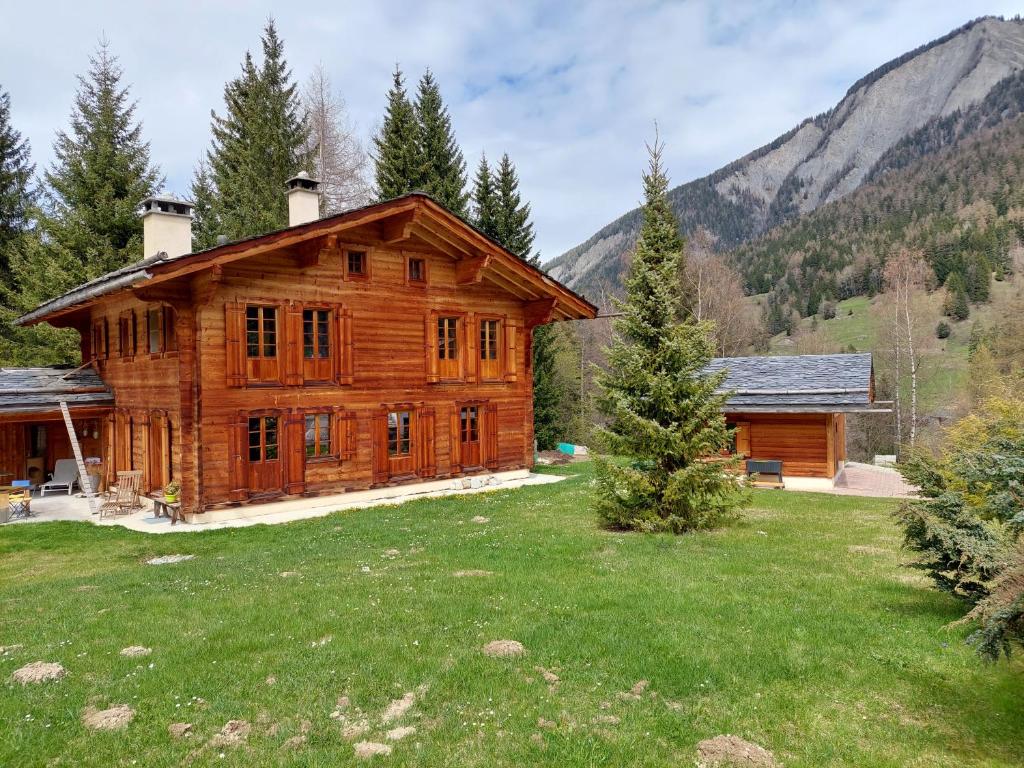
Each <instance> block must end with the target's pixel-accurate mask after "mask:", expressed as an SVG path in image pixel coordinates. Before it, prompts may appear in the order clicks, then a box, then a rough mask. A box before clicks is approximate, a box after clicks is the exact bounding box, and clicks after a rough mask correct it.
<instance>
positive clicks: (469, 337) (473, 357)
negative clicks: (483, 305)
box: [464, 312, 480, 384]
mask: <svg viewBox="0 0 1024 768" xmlns="http://www.w3.org/2000/svg"><path fill="white" fill-rule="evenodd" d="M465 336H466V344H465V347H464V348H465V350H466V367H465V371H466V381H468V382H469V383H470V384H475V383H476V380H477V376H478V375H479V371H480V352H479V350H478V346H479V344H480V325H479V323H477V320H476V313H474V312H470V313H469V314H468V315H466V327H465Z"/></svg>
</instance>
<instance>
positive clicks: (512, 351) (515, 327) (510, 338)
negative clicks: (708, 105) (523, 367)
mask: <svg viewBox="0 0 1024 768" xmlns="http://www.w3.org/2000/svg"><path fill="white" fill-rule="evenodd" d="M519 325H520V323H519V321H518V320H511V319H509V320H507V321H506V322H505V381H515V380H516V379H517V378H518V375H517V371H518V364H519Z"/></svg>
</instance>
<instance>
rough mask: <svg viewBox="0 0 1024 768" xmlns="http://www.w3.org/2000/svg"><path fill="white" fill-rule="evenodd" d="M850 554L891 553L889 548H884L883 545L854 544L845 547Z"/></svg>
mask: <svg viewBox="0 0 1024 768" xmlns="http://www.w3.org/2000/svg"><path fill="white" fill-rule="evenodd" d="M846 549H847V550H849V552H850V553H851V554H854V555H891V554H892V550H891V549H884V548H883V547H872V546H870V545H868V544H854V545H852V546H849V547H847V548H846Z"/></svg>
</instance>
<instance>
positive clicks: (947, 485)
mask: <svg viewBox="0 0 1024 768" xmlns="http://www.w3.org/2000/svg"><path fill="white" fill-rule="evenodd" d="M900 471H901V472H902V473H903V475H904V477H906V478H907V480H908V481H910V482H911V483H914V484H915V485H917V486H918V487H919V488H920V489H921V495H922V497H923V498H922V499H920V500H912V501H907V502H905V503H904V504H903V505H902V506H901V507H900V509H899V511H898V512H897V513H896V518H897V521H898V523H899V524H900V526H901V527H902V528H903V533H904V543H905V545H906V547H907V548H908V549H910V550H913V551H914V552H916V553H917V557H916V559H915V561H914V562H913V563H912V565H913V567H916V568H919V569H921V570H923V571H925V572H926V573H928V575H929V576H931V578H932V580H933V581H934V582H935V584H936V586H937V587H938V588H939V589H942V590H944V591H947V592H950V593H951V594H953V595H956V596H957V597H959V598H961V599H963V600H964V601H965V602H967V603H969V604H972V605H973V608H972V610H971V611H970V612H969V613H968V614H967V616H965V617H964V619H963V620H962V621H965V622H973V623H976V624H977V625H978V629H977V631H976V632H974V633H973V634H972V635H971V637H970V638H969V641H970V642H972V643H973V644H974V645H975V646H976V647H977V648H978V651H979V653H981V654H982V655H983V656H985V657H986V658H988V659H991V660H995V659H998V658H999V657H1000V655H1007V656H1008V655H1009V654H1010V650H1011V647H1013V646H1014V645H1021V644H1024V549H1022V546H1024V542H1022V541H1021V532H1022V531H1024V503H1022V502H1024V399H1020V398H1019V397H993V398H990V399H988V400H986V401H985V402H984V403H982V405H981V406H980V407H979V408H978V410H977V412H976V413H972V414H971V415H969V416H967V417H966V418H964V419H962V420H961V421H959V422H957V423H956V424H955V425H954V426H953V427H951V428H950V429H949V430H948V431H947V433H946V435H945V445H944V446H943V449H942V452H941V454H940V455H939V456H931V455H928V454H925V453H922V452H912V453H911V454H910V456H909V458H908V459H907V460H906V461H905V462H904V463H903V464H901V466H900Z"/></svg>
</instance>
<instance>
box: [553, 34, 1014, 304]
mask: <svg viewBox="0 0 1024 768" xmlns="http://www.w3.org/2000/svg"><path fill="white" fill-rule="evenodd" d="M1022 71H1024V22H1022V21H1020V20H1009V21H1007V20H1003V19H998V18H992V17H986V18H981V19H977V20H975V21H973V22H970V23H968V24H966V25H964V26H963V27H961V28H959V29H957V30H954V31H953V32H951V33H949V34H948V35H946V36H944V37H942V38H940V39H938V40H935V41H933V42H931V43H929V44H927V45H924V46H921V47H920V48H918V49H916V50H914V51H911V52H909V53H907V54H904V55H903V56H900V57H899V58H897V59H894V60H893V61H891V62H889V63H888V64H885V65H884V66H882V67H880V68H878V69H876V70H875V71H874V72H872V73H870V74H868V75H867V76H866V77H864V78H862V79H861V80H859V81H858V82H856V83H854V84H853V86H852V87H851V88H850V89H849V91H848V92H847V94H846V96H845V97H844V98H843V99H842V100H841V101H840V102H839V103H838V104H837V105H836V106H835V107H834V108H832V109H831V110H829V111H828V112H825V113H824V114H821V115H819V116H817V117H814V118H809V119H807V120H805V121H804V122H802V123H801V124H800V125H798V126H797V127H795V128H793V129H792V130H790V131H789V132H787V133H785V134H783V135H782V136H780V137H779V138H777V139H776V140H775V141H773V142H771V143H770V144H768V145H766V146H764V147H761V148H760V149H757V150H755V151H753V152H751V153H750V154H748V155H746V156H745V157H743V158H740V159H739V160H736V161H734V162H733V163H730V164H729V165H727V166H725V167H724V168H721V169H719V170H718V171H715V172H714V173H712V174H710V175H709V176H706V177H704V178H702V179H697V180H695V181H692V182H689V183H688V184H684V185H682V186H679V187H676V188H675V189H673V190H672V191H671V192H670V193H669V194H670V199H671V202H672V205H673V208H674V209H675V211H676V213H677V215H678V216H679V220H680V225H681V227H682V229H683V231H684V232H690V231H693V230H694V229H696V228H697V227H704V228H706V229H708V230H709V231H710V232H711V233H712V234H714V235H715V236H716V237H717V238H718V244H719V248H720V249H722V250H731V249H733V248H735V247H736V246H738V245H740V244H742V243H745V242H748V241H750V240H753V239H755V238H757V237H759V236H760V235H762V234H764V233H765V232H766V231H768V230H769V229H771V228H772V227H775V226H777V225H779V224H782V223H784V222H787V221H790V220H792V219H794V218H796V217H798V216H800V215H801V214H806V213H808V212H810V211H813V210H814V209H816V208H817V207H819V206H821V205H823V204H826V203H829V202H831V201H834V200H838V199H840V198H842V197H843V196H845V195H848V194H849V193H851V192H853V191H854V190H856V189H858V188H859V187H860V186H861V185H862V184H864V183H865V182H866V181H869V180H871V179H872V178H875V177H877V176H878V175H879V174H880V173H881V172H882V171H884V170H885V167H879V161H883V166H886V167H898V165H899V162H901V161H907V160H906V158H907V154H908V152H909V153H910V154H911V155H913V154H914V152H917V154H920V153H921V151H922V150H921V147H927V143H922V142H916V143H915V144H914V148H912V149H910V150H906V148H904V150H906V151H903V150H900V144H901V141H904V140H905V139H907V138H908V137H911V136H917V135H920V134H921V133H922V132H925V133H927V131H928V129H929V128H932V129H934V130H933V133H934V132H936V131H938V134H939V135H940V138H941V130H939V129H938V128H936V126H939V125H940V124H942V123H943V121H945V123H950V120H951V118H953V117H955V116H958V115H960V114H961V113H962V112H964V111H965V110H968V108H970V107H972V106H973V105H976V104H978V103H979V102H981V101H983V100H984V99H985V98H986V97H987V96H989V94H990V93H991V92H992V91H993V89H994V88H995V87H996V86H997V85H998V84H1000V83H1001V82H1003V81H1005V80H1006V78H1008V77H1012V76H1014V75H1015V74H1017V73H1020V72H1022ZM986 117H987V118H988V119H987V121H986V124H988V125H991V123H992V122H993V121H992V119H991V118H992V115H986ZM996 117H998V115H996ZM954 122H956V125H957V128H956V129H957V130H959V131H961V132H964V131H967V132H969V131H970V130H973V128H974V127H976V125H977V124H964V123H963V121H954ZM938 143H940V144H941V143H942V142H941V141H940V142H938ZM639 223H640V217H639V210H633V211H630V212H629V213H627V214H626V215H624V216H622V217H621V218H619V219H617V220H616V221H614V222H612V223H611V224H608V225H607V226H605V227H604V228H602V229H601V230H600V231H598V232H597V233H596V234H595V235H593V236H592V237H591V238H590V239H589V240H587V241H586V242H584V243H582V244H581V245H579V246H577V247H576V248H573V249H572V250H570V251H568V252H566V253H564V254H562V255H561V256H559V257H558V258H557V259H555V260H554V261H553V262H552V263H551V264H550V265H549V268H550V271H551V274H552V275H553V276H554V277H556V278H558V279H559V280H562V281H563V282H565V283H566V284H567V285H569V286H570V287H572V288H574V289H576V290H579V291H581V292H583V293H585V294H586V295H588V296H589V297H590V298H592V299H595V300H598V301H600V300H601V298H602V294H603V293H605V292H607V291H611V292H615V291H617V290H618V289H619V287H620V286H621V277H622V274H623V272H624V270H625V268H626V266H627V264H628V255H629V251H630V250H631V248H632V246H633V243H634V242H635V240H636V235H637V231H638V229H639Z"/></svg>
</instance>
